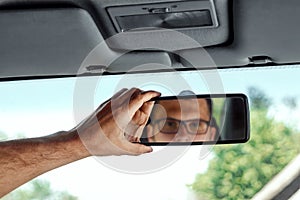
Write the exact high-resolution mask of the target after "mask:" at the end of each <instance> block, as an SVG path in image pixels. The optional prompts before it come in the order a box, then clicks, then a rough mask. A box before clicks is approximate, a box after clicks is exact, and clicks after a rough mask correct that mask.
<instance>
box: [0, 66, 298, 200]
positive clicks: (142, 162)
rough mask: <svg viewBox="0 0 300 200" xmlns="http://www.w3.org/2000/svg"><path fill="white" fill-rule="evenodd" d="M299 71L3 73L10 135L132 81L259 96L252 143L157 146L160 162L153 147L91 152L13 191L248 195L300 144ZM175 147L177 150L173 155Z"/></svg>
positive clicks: (34, 128)
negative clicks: (144, 152)
mask: <svg viewBox="0 0 300 200" xmlns="http://www.w3.org/2000/svg"><path fill="white" fill-rule="evenodd" d="M299 76H300V66H296V65H293V66H276V67H263V68H242V69H222V70H207V71H203V72H201V73H200V72H198V71H187V72H168V73H167V72H166V73H153V74H150V73H149V74H125V75H114V76H102V77H84V78H83V77H82V78H61V79H45V80H30V81H17V82H2V83H0V93H1V98H0V122H1V125H0V138H1V139H2V140H7V139H14V138H22V137H38V136H42V135H48V134H51V133H54V132H58V131H61V130H69V129H71V128H73V127H74V126H75V125H76V124H78V123H79V122H80V121H81V120H82V119H83V118H84V117H86V116H87V115H88V114H89V113H91V111H92V110H93V109H95V108H97V107H98V106H99V104H100V103H102V102H104V101H105V100H106V99H108V98H110V97H111V96H112V95H113V94H114V93H116V92H117V91H118V90H119V89H121V88H123V87H126V88H130V87H139V88H141V89H144V90H148V89H152V90H157V91H159V92H161V93H162V96H169V95H177V94H179V92H180V91H182V90H187V89H188V90H192V91H193V92H195V93H196V94H210V93H218V94H223V93H244V94H246V95H247V96H248V98H249V100H250V105H251V108H250V115H251V131H250V140H249V142H247V143H245V144H235V145H216V146H192V147H188V148H186V147H174V146H173V147H170V146H167V147H153V149H154V153H153V154H154V155H155V156H154V157H151V161H153V163H155V164H153V163H150V161H149V159H150V158H149V159H148V157H147V156H141V158H132V157H129V156H122V157H113V158H112V157H106V158H95V157H91V158H86V159H83V160H80V161H77V162H75V163H71V164H69V165H67V166H64V167H61V168H58V169H55V170H52V171H50V172H48V173H46V174H43V175H41V176H39V177H37V178H36V179H35V180H33V181H31V182H29V183H27V184H25V185H23V186H22V187H20V188H19V189H17V190H16V191H14V192H12V193H11V194H9V195H15V196H14V198H13V199H17V198H20V199H21V198H22V199H32V197H33V196H30V195H33V194H35V195H37V194H38V195H48V196H46V197H47V198H52V199H55V198H58V199H62V196H63V197H64V198H66V199H76V198H77V199H88V200H89V199H129V198H130V199H141V197H142V199H151V200H152V199H172V200H177V199H178V200H179V199H180V200H181V199H220V198H228V199H232V198H233V199H235V198H236V199H249V198H251V197H253V196H254V195H255V194H256V193H257V192H258V191H260V189H261V188H262V187H264V186H265V185H266V184H267V183H268V182H269V181H270V180H271V179H272V177H273V176H274V175H276V174H277V173H278V172H280V171H281V170H282V169H283V167H284V166H286V165H287V164H288V163H289V162H290V161H291V160H292V159H293V158H295V157H296V156H297V155H298V154H299V153H300V149H299V139H300V137H299V135H300V134H299V132H300V121H299V119H300V117H299V113H300V110H299V109H300V107H299V103H300V91H299V89H298V88H297V86H298V85H300V79H299ZM166 149H167V150H166ZM170 152H172V154H173V153H174V152H175V154H176V156H174V157H172V156H171V157H172V158H170V160H168V159H166V154H168V155H170V154H169V153H170ZM147 159H148V161H147ZM133 165H134V166H133ZM137 165H139V166H140V167H136V166H137ZM146 165H147V166H146ZM278 184H280V183H278ZM37 188H38V189H37ZM41 188H42V189H41ZM37 191H44V194H41V192H39V193H38V192H37ZM34 192H36V193H34ZM51 193H52V194H51ZM25 194H26V195H27V196H26V195H25ZM18 195H19V196H18ZM20 195H21V197H20ZM22 195H23V196H22ZM24 195H25V196H24ZM51 195H53V196H52V197H51ZM55 195H56V196H55ZM34 197H36V196H34ZM40 197H41V199H46V197H45V196H40ZM44 197H45V198H44ZM6 198H9V196H7V197H6ZM4 199H5V198H4Z"/></svg>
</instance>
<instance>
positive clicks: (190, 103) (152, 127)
mask: <svg viewBox="0 0 300 200" xmlns="http://www.w3.org/2000/svg"><path fill="white" fill-rule="evenodd" d="M152 113H153V114H152V116H151V123H150V124H149V125H148V126H147V136H148V140H149V142H170V141H173V142H192V141H212V140H214V138H215V134H216V128H214V127H211V126H210V119H211V116H210V111H209V106H208V104H207V101H206V100H205V99H197V100H196V99H194V100H192V99H180V100H164V101H160V102H159V103H158V104H155V106H154V108H153V111H152Z"/></svg>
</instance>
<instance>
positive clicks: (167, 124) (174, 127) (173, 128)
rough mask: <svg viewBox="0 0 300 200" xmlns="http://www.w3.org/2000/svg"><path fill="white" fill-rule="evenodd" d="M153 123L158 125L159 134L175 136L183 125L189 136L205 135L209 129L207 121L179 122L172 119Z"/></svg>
mask: <svg viewBox="0 0 300 200" xmlns="http://www.w3.org/2000/svg"><path fill="white" fill-rule="evenodd" d="M153 123H155V124H157V125H158V128H159V130H160V132H161V133H166V134H176V133H178V130H179V128H180V126H181V125H182V124H183V125H184V126H185V128H186V130H187V132H188V133H189V134H193V135H196V134H205V133H206V132H207V129H208V127H209V123H210V122H209V121H205V120H203V119H192V120H186V121H181V120H177V119H173V118H164V119H158V120H156V121H154V122H153Z"/></svg>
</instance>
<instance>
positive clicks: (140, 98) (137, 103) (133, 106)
mask: <svg viewBox="0 0 300 200" xmlns="http://www.w3.org/2000/svg"><path fill="white" fill-rule="evenodd" d="M160 95H161V94H160V93H159V92H156V91H146V92H143V93H140V94H139V95H136V96H135V97H133V98H132V99H131V100H130V102H129V114H130V117H131V118H132V117H133V116H134V115H135V113H136V111H137V110H139V109H140V108H142V106H143V105H144V104H145V103H146V102H147V101H149V100H151V99H152V98H154V97H158V96H160ZM143 109H144V111H147V112H148V113H149V114H150V112H151V110H152V108H151V104H146V106H145V107H143Z"/></svg>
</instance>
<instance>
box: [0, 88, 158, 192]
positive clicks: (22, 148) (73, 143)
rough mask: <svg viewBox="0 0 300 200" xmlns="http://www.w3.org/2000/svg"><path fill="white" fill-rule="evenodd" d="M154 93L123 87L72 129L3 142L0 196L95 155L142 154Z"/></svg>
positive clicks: (144, 150) (0, 156)
mask: <svg viewBox="0 0 300 200" xmlns="http://www.w3.org/2000/svg"><path fill="white" fill-rule="evenodd" d="M159 95H160V93H158V92H155V91H147V92H143V91H141V90H139V89H136V88H133V89H130V90H127V89H123V90H121V91H119V92H118V93H117V94H115V95H114V96H113V97H112V98H111V99H109V100H108V101H106V102H105V103H104V104H102V105H101V106H100V107H99V108H97V109H96V111H95V112H94V113H93V114H91V115H90V116H89V117H88V118H87V119H86V120H84V121H83V122H81V123H80V124H79V125H78V126H77V127H75V128H74V129H72V130H70V131H61V132H58V133H55V134H52V135H48V136H45V137H40V138H29V139H20V140H12V141H3V142H0V198H1V197H2V196H3V195H5V194H7V193H9V192H10V191H12V190H13V189H15V188H17V187H18V186H20V185H22V184H24V183H26V182H27V181H29V180H31V179H33V178H35V177H36V176H38V175H41V174H43V173H45V172H47V171H49V170H52V169H55V168H57V167H60V166H63V165H66V164H68V163H71V162H74V161H76V160H79V159H82V158H85V157H88V156H91V155H98V156H106V155H125V154H126V155H139V154H142V153H147V152H151V151H152V149H151V147H147V146H144V145H142V144H137V143H132V142H138V141H139V138H140V137H141V134H142V130H143V128H144V126H145V125H146V123H147V120H148V118H149V115H150V112H151V110H152V107H153V102H152V103H151V102H148V101H149V100H150V99H152V98H153V97H157V96H159Z"/></svg>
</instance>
